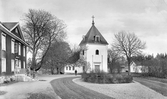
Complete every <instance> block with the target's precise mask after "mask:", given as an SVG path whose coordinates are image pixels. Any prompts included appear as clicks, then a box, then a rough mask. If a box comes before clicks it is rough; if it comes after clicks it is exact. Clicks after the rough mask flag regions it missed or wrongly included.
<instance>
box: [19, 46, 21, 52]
mask: <svg viewBox="0 0 167 99" xmlns="http://www.w3.org/2000/svg"><path fill="white" fill-rule="evenodd" d="M19 55H21V44H20V43H19Z"/></svg>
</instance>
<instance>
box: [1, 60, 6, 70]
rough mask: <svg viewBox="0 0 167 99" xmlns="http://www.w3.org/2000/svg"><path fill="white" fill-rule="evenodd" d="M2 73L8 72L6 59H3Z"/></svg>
mask: <svg viewBox="0 0 167 99" xmlns="http://www.w3.org/2000/svg"><path fill="white" fill-rule="evenodd" d="M2 72H6V58H2Z"/></svg>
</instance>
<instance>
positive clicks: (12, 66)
mask: <svg viewBox="0 0 167 99" xmlns="http://www.w3.org/2000/svg"><path fill="white" fill-rule="evenodd" d="M14 68H15V67H14V59H12V60H11V71H14Z"/></svg>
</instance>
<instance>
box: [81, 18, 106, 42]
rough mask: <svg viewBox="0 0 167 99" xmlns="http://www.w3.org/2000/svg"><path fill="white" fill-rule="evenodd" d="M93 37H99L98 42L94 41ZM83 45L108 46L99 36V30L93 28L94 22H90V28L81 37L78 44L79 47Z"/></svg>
mask: <svg viewBox="0 0 167 99" xmlns="http://www.w3.org/2000/svg"><path fill="white" fill-rule="evenodd" d="M95 36H98V37H100V40H99V41H96V40H95ZM83 44H103V45H108V43H107V41H106V40H105V38H104V37H103V36H102V35H101V33H100V32H99V30H98V29H97V28H96V27H95V25H94V20H93V21H92V27H91V28H90V30H89V31H88V33H87V34H86V35H85V36H84V37H83V39H82V41H81V42H80V44H79V45H83Z"/></svg>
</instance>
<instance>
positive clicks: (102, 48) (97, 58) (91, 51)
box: [82, 44, 108, 72]
mask: <svg viewBox="0 0 167 99" xmlns="http://www.w3.org/2000/svg"><path fill="white" fill-rule="evenodd" d="M82 47H85V48H86V49H87V50H86V51H85V54H84V57H85V58H86V61H87V62H89V63H90V69H89V70H88V72H89V71H93V70H94V69H95V67H94V66H95V65H100V71H104V72H108V66H107V49H108V46H107V45H101V44H86V46H82ZM96 50H99V55H96V54H95V51H96Z"/></svg>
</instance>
